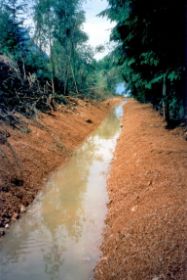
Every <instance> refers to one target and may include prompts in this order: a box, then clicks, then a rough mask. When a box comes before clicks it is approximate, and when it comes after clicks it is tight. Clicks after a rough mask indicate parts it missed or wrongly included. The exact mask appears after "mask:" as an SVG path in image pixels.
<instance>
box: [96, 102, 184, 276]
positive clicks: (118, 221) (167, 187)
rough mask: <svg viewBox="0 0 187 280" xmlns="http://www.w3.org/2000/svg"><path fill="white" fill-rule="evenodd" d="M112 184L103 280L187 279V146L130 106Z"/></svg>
mask: <svg viewBox="0 0 187 280" xmlns="http://www.w3.org/2000/svg"><path fill="white" fill-rule="evenodd" d="M122 122H123V130H122V134H121V137H120V139H119V142H118V146H117V150H116V153H115V157H114V160H113V164H112V168H111V173H110V176H109V178H108V192H109V196H110V202H109V205H108V208H109V213H108V217H107V221H106V222H107V227H106V232H105V239H104V242H103V245H102V251H103V258H102V259H101V262H100V264H99V265H98V266H97V269H96V273H95V276H96V279H98V280H112V279H113V280H122V279H123V280H126V279H127V280H130V279H131V280H161V279H162V280H164V279H173V280H174V279H176V280H180V279H181V280H184V279H187V266H186V263H187V142H186V141H184V140H183V139H182V137H180V135H179V134H178V131H177V130H173V131H167V130H165V128H164V122H163V120H162V119H161V117H160V116H159V115H158V114H157V113H156V112H155V111H153V110H152V108H151V107H150V106H149V105H140V104H139V103H137V102H135V101H130V102H129V103H128V104H127V105H126V106H125V115H124V117H123V120H122Z"/></svg>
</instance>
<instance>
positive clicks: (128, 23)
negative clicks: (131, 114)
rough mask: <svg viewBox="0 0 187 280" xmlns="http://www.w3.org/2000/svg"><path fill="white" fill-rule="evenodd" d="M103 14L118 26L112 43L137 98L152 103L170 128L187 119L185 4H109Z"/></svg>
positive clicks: (114, 0) (115, 0) (125, 0)
mask: <svg viewBox="0 0 187 280" xmlns="http://www.w3.org/2000/svg"><path fill="white" fill-rule="evenodd" d="M108 2H109V8H108V9H107V10H106V11H104V12H103V13H102V15H107V16H108V17H109V18H110V19H111V20H113V21H115V22H116V26H115V28H114V29H113V32H112V36H111V39H112V40H114V41H115V42H116V44H117V47H116V49H115V51H114V52H115V56H116V59H117V65H118V66H119V67H120V71H121V73H122V75H123V78H124V80H125V81H126V83H127V85H128V87H129V88H130V90H131V92H132V94H133V95H134V96H135V97H136V98H137V99H138V100H140V101H142V102H147V101H148V102H152V104H153V105H154V106H155V107H156V108H158V109H159V110H160V111H162V113H163V114H164V115H165V118H166V120H167V121H168V122H170V121H171V120H181V119H182V118H184V115H185V114H186V113H187V110H186V99H187V98H186V91H185V77H186V73H185V51H184V46H185V40H184V38H185V1H183V0H182V1H177V0H173V1H169V0H152V1H150V0H142V1H140V0H108Z"/></svg>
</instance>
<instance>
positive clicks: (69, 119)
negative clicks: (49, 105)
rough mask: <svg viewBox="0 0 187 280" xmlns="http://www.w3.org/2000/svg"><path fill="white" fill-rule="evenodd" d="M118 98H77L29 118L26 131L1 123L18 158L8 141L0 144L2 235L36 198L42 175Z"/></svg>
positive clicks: (60, 160) (60, 161)
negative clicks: (49, 113) (34, 117)
mask: <svg viewBox="0 0 187 280" xmlns="http://www.w3.org/2000/svg"><path fill="white" fill-rule="evenodd" d="M116 102H119V100H117V99H113V100H109V101H106V102H102V103H96V102H95V103H93V102H92V103H89V102H86V101H81V100H78V101H77V100H74V101H73V103H71V106H69V107H67V106H66V107H65V106H62V107H60V108H59V110H58V111H57V112H53V114H52V115H46V114H41V115H40V117H39V119H38V120H37V121H30V122H29V130H31V132H30V133H25V134H24V133H23V132H20V131H19V130H17V129H14V130H13V129H10V127H5V126H4V125H3V124H1V127H0V128H1V130H2V129H6V130H8V131H9V133H10V135H11V137H10V138H9V142H10V144H11V146H12V147H13V150H14V151H15V153H16V157H17V159H16V160H15V159H14V157H13V154H12V152H11V151H10V150H9V149H8V148H7V147H6V146H5V145H1V146H0V162H1V164H0V235H4V233H5V229H4V228H5V227H6V228H8V227H9V223H10V222H11V221H14V220H16V219H18V218H19V216H20V214H21V212H24V211H25V209H26V207H27V206H28V205H29V204H30V203H31V202H32V201H33V199H34V198H35V197H36V194H37V193H38V191H39V190H40V189H41V187H42V181H43V179H44V178H46V176H47V175H48V174H49V173H50V172H51V171H52V170H54V169H55V168H56V167H57V166H59V165H60V164H63V163H64V162H65V160H67V159H68V158H69V157H70V156H71V154H72V151H73V150H74V149H75V148H76V147H77V146H78V145H80V144H81V143H82V141H83V140H84V139H85V138H86V137H87V136H88V135H89V134H90V132H91V131H93V130H94V129H95V128H96V127H97V126H98V124H99V123H100V122H101V121H102V120H103V118H104V117H105V116H106V114H107V113H108V111H109V110H110V109H111V107H112V106H113V105H114V104H115V103H116ZM26 121H27V122H28V120H26ZM2 152H4V153H5V154H6V156H7V157H8V158H9V161H8V158H6V157H4V156H3V154H2ZM18 165H19V166H18ZM20 170H21V173H20ZM20 178H21V180H23V181H24V184H23V185H22V181H21V180H20Z"/></svg>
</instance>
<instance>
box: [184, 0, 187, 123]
mask: <svg viewBox="0 0 187 280" xmlns="http://www.w3.org/2000/svg"><path fill="white" fill-rule="evenodd" d="M184 12H185V14H184V16H185V41H184V58H185V59H184V62H185V73H184V121H185V124H186V126H187V0H185V9H184Z"/></svg>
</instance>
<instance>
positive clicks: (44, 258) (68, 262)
mask: <svg viewBox="0 0 187 280" xmlns="http://www.w3.org/2000/svg"><path fill="white" fill-rule="evenodd" d="M122 113H123V108H122V106H118V107H116V108H115V109H114V110H113V112H111V113H110V114H109V116H108V117H107V118H106V120H105V121H104V122H103V123H102V124H101V126H100V127H99V128H98V129H97V130H96V131H95V133H93V134H92V135H91V136H90V137H89V138H88V139H87V141H86V142H85V143H84V144H83V145H82V146H81V147H80V148H79V149H78V150H77V151H76V152H75V153H74V155H73V157H72V159H71V160H70V161H69V162H68V163H67V165H66V166H65V167H59V168H58V169H57V170H56V171H55V172H54V173H53V174H52V175H51V176H50V178H49V179H48V181H47V183H46V187H45V188H44V189H45V190H44V191H43V192H42V193H40V195H38V197H37V199H36V200H35V202H34V203H33V205H32V206H31V207H30V209H29V210H28V212H27V213H26V214H25V215H24V216H23V217H22V218H21V219H20V220H19V221H18V222H17V223H15V224H14V225H13V226H12V228H11V230H10V232H9V233H8V234H7V236H6V237H5V238H4V240H3V242H2V244H0V279H1V280H13V279H19V280H23V279H24V280H25V279H31V280H42V279H45V280H48V279H51V280H74V279H75V280H87V279H92V273H93V269H94V267H95V265H96V263H97V261H98V259H99V257H100V250H99V246H100V244H101V241H102V232H103V228H104V220H105V216H106V213H107V200H108V196H107V190H106V178H107V173H108V168H109V166H110V162H111V160H112V157H113V152H114V149H115V145H116V141H117V138H118V137H119V133H120V117H121V116H122Z"/></svg>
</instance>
